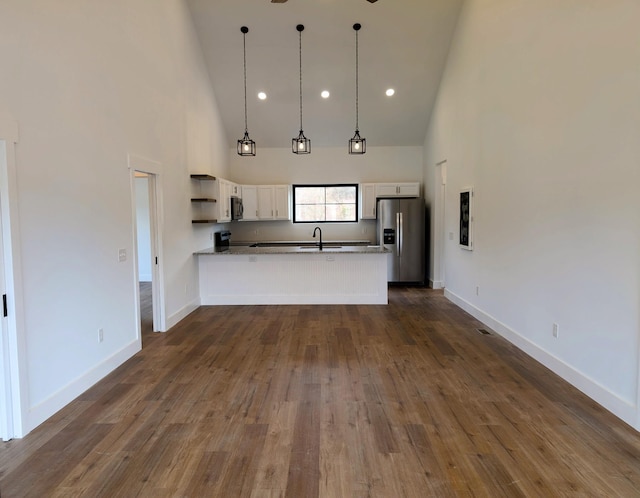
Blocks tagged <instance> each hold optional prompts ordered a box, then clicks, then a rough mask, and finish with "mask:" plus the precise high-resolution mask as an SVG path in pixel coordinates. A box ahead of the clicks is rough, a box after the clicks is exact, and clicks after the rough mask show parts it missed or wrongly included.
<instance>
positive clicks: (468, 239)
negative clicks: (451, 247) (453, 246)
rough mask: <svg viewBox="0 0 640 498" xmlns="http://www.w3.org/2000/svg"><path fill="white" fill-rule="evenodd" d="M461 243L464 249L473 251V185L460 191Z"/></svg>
mask: <svg viewBox="0 0 640 498" xmlns="http://www.w3.org/2000/svg"><path fill="white" fill-rule="evenodd" d="M459 222H460V227H459V230H460V231H459V244H460V247H461V248H462V249H465V250H467V251H473V187H467V188H464V189H462V190H461V191H460V219H459Z"/></svg>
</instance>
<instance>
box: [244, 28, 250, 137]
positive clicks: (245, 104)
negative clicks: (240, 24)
mask: <svg viewBox="0 0 640 498" xmlns="http://www.w3.org/2000/svg"><path fill="white" fill-rule="evenodd" d="M247 31H248V30H247ZM242 50H243V53H244V133H245V135H247V134H248V133H249V127H248V125H247V33H246V32H245V31H244V30H243V31H242Z"/></svg>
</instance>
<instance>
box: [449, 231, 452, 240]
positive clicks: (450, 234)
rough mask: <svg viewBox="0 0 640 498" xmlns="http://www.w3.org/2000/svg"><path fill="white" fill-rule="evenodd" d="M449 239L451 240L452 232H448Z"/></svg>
mask: <svg viewBox="0 0 640 498" xmlns="http://www.w3.org/2000/svg"><path fill="white" fill-rule="evenodd" d="M449 240H453V232H449Z"/></svg>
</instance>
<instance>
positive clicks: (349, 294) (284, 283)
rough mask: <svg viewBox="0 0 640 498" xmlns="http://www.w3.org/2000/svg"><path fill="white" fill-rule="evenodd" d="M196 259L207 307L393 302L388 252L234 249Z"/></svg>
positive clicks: (338, 248) (334, 247)
mask: <svg viewBox="0 0 640 498" xmlns="http://www.w3.org/2000/svg"><path fill="white" fill-rule="evenodd" d="M196 254H197V255H198V260H199V261H198V265H199V276H200V300H201V304H203V305H222V304H387V302H388V301H387V256H388V250H386V249H385V248H384V247H380V246H366V245H365V246H347V245H344V246H343V245H331V244H326V245H325V247H324V248H323V249H322V251H321V250H320V249H319V248H318V247H317V246H315V245H313V246H304V245H303V246H291V245H275V246H270V247H260V246H258V247H248V246H231V247H229V248H228V249H226V250H224V251H219V250H216V249H213V248H212V249H207V250H204V251H199V252H197V253H196Z"/></svg>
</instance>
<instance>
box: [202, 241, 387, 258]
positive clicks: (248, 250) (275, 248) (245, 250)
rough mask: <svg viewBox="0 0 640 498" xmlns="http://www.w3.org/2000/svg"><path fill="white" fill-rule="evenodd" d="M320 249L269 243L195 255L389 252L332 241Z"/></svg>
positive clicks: (212, 249)
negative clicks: (266, 245)
mask: <svg viewBox="0 0 640 498" xmlns="http://www.w3.org/2000/svg"><path fill="white" fill-rule="evenodd" d="M322 246H323V247H322V251H320V249H319V248H318V246H315V245H308V244H307V245H289V243H287V244H281V245H271V246H269V247H260V246H258V247H250V246H246V245H244V246H237V245H232V246H230V247H229V248H228V249H224V250H218V249H215V248H213V247H211V248H208V249H204V250H202V251H197V252H196V253H195V254H196V255H207V254H210V255H215V256H225V255H229V256H233V255H243V254H249V255H254V254H323V253H331V254H336V253H342V254H381V253H387V252H389V249H386V248H385V247H384V246H375V245H338V244H334V243H330V242H328V243H326V244H325V243H323V244H322Z"/></svg>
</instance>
